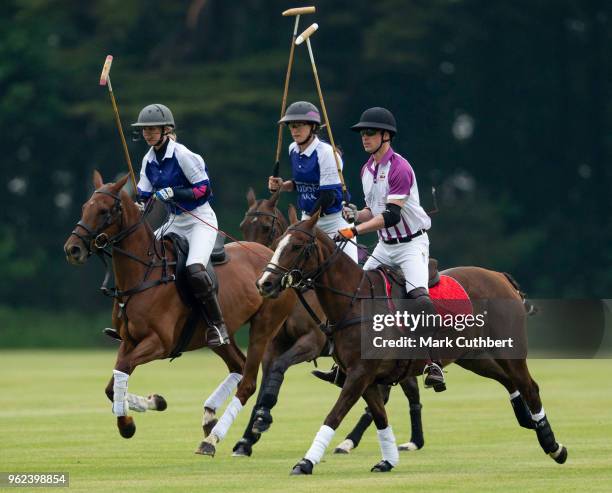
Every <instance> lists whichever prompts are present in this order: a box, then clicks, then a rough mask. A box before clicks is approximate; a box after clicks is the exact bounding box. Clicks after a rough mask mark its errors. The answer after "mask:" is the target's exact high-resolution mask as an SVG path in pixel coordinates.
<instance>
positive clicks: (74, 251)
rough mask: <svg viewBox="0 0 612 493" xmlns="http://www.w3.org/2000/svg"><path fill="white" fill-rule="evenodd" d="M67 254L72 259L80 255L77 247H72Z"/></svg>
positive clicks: (79, 248)
mask: <svg viewBox="0 0 612 493" xmlns="http://www.w3.org/2000/svg"><path fill="white" fill-rule="evenodd" d="M68 253H69V254H70V256H72V257H78V256H80V255H81V247H80V246H78V245H72V246H71V247H70V249H69V250H68Z"/></svg>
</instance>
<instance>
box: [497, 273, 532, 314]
mask: <svg viewBox="0 0 612 493" xmlns="http://www.w3.org/2000/svg"><path fill="white" fill-rule="evenodd" d="M502 274H503V275H504V276H505V277H506V279H508V282H509V283H510V284H511V285H512V287H513V288H514V289H515V290H516V292H517V293H518V294H519V296H520V297H521V300H523V306H524V307H525V313H526V314H527V315H528V316H531V315H535V314H536V313H538V307H537V306H535V305H534V304H533V303H531V302H530V301H529V300H528V299H527V294H526V293H524V292H523V291H521V287H520V286H519V283H518V282H516V279H514V277H512V275H511V274H508V273H507V272H502Z"/></svg>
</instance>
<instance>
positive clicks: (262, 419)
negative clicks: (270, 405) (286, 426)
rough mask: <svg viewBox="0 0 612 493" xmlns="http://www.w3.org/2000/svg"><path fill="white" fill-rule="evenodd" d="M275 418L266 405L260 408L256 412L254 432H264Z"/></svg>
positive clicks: (252, 430)
mask: <svg viewBox="0 0 612 493" xmlns="http://www.w3.org/2000/svg"><path fill="white" fill-rule="evenodd" d="M273 421H274V420H273V419H272V414H271V413H270V410H269V409H266V408H264V407H261V408H259V409H258V410H257V411H256V413H255V421H253V428H252V429H251V432H252V433H255V434H257V433H264V432H266V431H268V430H269V429H270V425H271V424H272V422H273Z"/></svg>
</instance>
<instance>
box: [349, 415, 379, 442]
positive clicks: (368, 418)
mask: <svg viewBox="0 0 612 493" xmlns="http://www.w3.org/2000/svg"><path fill="white" fill-rule="evenodd" d="M373 420H374V418H373V417H372V413H370V411H369V409H368V408H367V407H366V412H365V413H364V414H363V415H362V416H361V418H359V421H357V424H356V425H355V428H353V429H352V431H351V432H350V433H349V434H348V435H347V436H346V438H348V439H349V440H351V441H352V442H353V444H354V446H355V448H357V445H359V442H360V441H361V438H362V437H363V434H364V433H365V431H366V430H367V429H368V427H369V426H370V425H371V424H372V421H373Z"/></svg>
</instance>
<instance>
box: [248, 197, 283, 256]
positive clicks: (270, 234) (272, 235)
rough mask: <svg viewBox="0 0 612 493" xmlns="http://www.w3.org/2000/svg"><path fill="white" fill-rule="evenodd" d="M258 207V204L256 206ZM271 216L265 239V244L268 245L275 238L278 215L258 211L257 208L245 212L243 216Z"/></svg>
mask: <svg viewBox="0 0 612 493" xmlns="http://www.w3.org/2000/svg"><path fill="white" fill-rule="evenodd" d="M258 207H259V206H258ZM259 216H261V217H271V218H272V225H271V226H270V231H269V232H268V237H267V240H266V246H269V245H271V244H272V242H273V241H274V240H275V239H276V228H277V226H278V222H279V219H278V216H277V215H276V214H274V213H272V212H264V211H258V210H254V211H252V212H248V211H247V213H246V214H245V218H247V217H259ZM281 233H282V232H281Z"/></svg>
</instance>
